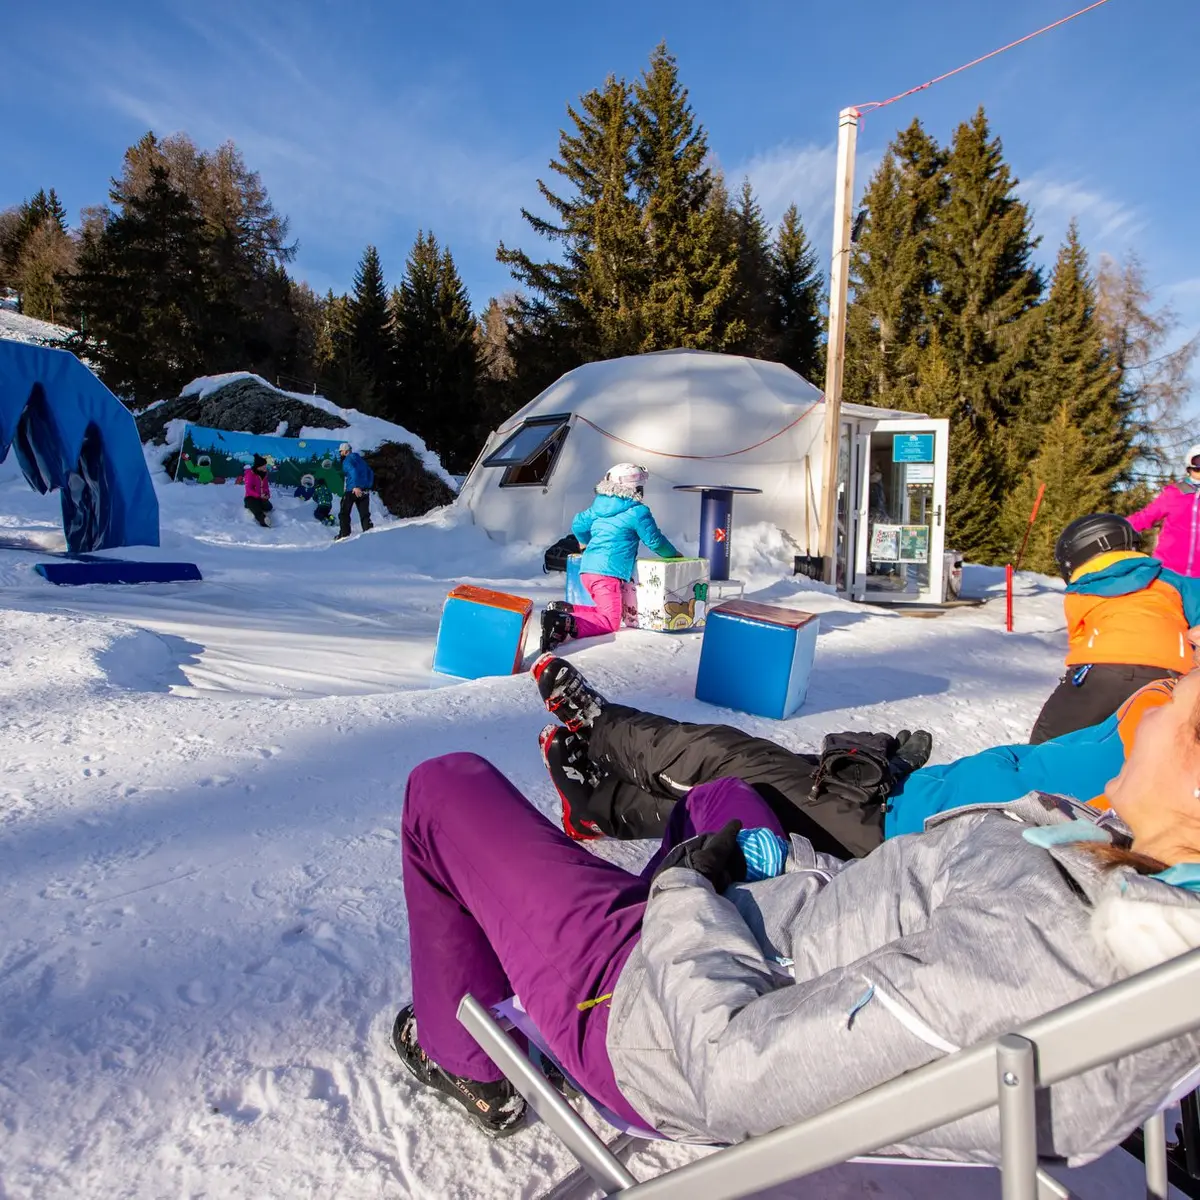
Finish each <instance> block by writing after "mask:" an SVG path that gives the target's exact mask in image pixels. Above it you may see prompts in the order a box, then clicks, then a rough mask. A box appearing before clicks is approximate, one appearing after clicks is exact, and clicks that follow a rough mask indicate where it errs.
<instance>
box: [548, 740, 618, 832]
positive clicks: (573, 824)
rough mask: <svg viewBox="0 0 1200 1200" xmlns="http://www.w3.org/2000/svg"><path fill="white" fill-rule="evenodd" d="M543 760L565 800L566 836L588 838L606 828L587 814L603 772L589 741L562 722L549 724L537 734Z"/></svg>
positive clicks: (558, 791)
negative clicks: (594, 760)
mask: <svg viewBox="0 0 1200 1200" xmlns="http://www.w3.org/2000/svg"><path fill="white" fill-rule="evenodd" d="M538 745H539V746H541V748H542V760H543V761H544V762H545V764H546V770H547V771H549V772H550V782H551V783H553V784H554V790H555V791H556V792H557V793H558V798H559V799H560V800H561V801H562V827H563V832H564V833H565V834H566V835H567V837H570V838H574V839H575V840H576V841H577V842H589V841H592V840H593V839H595V838H599V837H603V836H604V831H603V830H602V829H601V828H600V827H599V826H598V825H597V824H596V823H595V821H592V820H591V819H589V817H588V816H587V815H586V814H587V811H588V808H589V805H590V801H591V799H592V793H593V792H594V791H595V790H596V784H597V783H599V782H600V772H599V770H598V769H597V768H596V767H595V765H594V764H593V763H592V762H591V760H590V759H589V758H588V753H587V742H585V741H584V740H583V738H581V737H580V736H579V734H577V733H572V732H571V731H570V730H569V729H566V728H564V727H563V726H562V725H547V726H546V728H545V729H543V730H542V732H541V733H539V734H538Z"/></svg>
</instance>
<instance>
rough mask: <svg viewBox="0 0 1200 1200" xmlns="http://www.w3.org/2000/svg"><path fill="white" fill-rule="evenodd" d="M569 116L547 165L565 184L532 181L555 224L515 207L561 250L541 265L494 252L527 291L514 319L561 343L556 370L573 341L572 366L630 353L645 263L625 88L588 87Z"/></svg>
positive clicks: (514, 253) (637, 331)
mask: <svg viewBox="0 0 1200 1200" xmlns="http://www.w3.org/2000/svg"><path fill="white" fill-rule="evenodd" d="M567 114H568V116H569V117H570V119H571V125H572V128H571V130H570V131H567V130H564V131H562V132H561V133H560V135H559V152H558V157H557V158H555V159H553V160H552V161H551V163H550V169H551V171H553V172H554V173H555V174H556V175H558V176H560V177H561V178H562V179H563V180H564V181H565V182H566V183H567V184H568V185H569V188H568V189H567V190H566V194H565V195H560V194H559V193H558V192H557V191H555V190H553V189H552V188H551V187H550V185H549V184H547V183H546V182H545V181H543V180H538V189H539V191H540V192H541V194H542V198H543V199H544V200H545V202H546V203H547V205H548V206H549V207H550V209H551V211H552V212H553V214H554V218H553V219H552V220H546V219H545V218H542V217H538V216H536V215H534V214H533V213H531V212H529V211H528V210H527V209H522V216H523V217H524V218H525V220H526V222H527V223H528V224H529V226H530V228H531V229H532V230H533V231H534V232H535V233H536V234H538V235H539V236H541V237H544V238H547V239H548V240H549V241H551V242H552V243H556V244H557V245H558V246H559V247H560V248H561V250H560V254H559V256H558V257H557V258H556V259H553V260H550V261H546V262H538V261H535V260H534V259H533V258H532V257H531V256H530V255H529V254H527V253H526V252H524V251H522V250H512V249H509V248H508V247H506V246H505V245H504V244H503V243H501V245H500V249H499V251H498V254H497V257H498V258H499V260H500V261H501V262H503V263H506V264H508V266H509V267H510V268H511V269H512V272H513V276H514V278H515V279H516V280H517V281H518V282H519V283H521V284H522V285H524V287H525V288H527V289H528V295H527V296H526V297H522V298H520V299H519V300H518V303H517V309H518V313H519V317H520V320H521V322H522V323H523V324H524V325H527V326H530V327H533V328H536V329H538V330H540V331H542V332H543V333H544V335H545V340H546V341H547V342H549V343H554V344H556V345H557V346H558V349H557V350H556V351H555V352H554V353H552V354H551V358H552V359H554V360H555V363H554V365H555V366H560V365H562V361H561V359H560V356H561V353H562V349H561V348H562V344H563V343H566V344H568V345H569V346H570V347H571V349H570V350H569V351H568V352H567V353H566V360H567V361H569V363H570V366H577V365H578V364H579V363H581V362H584V361H587V360H588V359H591V358H604V357H610V356H614V355H621V354H629V353H633V352H635V351H636V350H637V348H638V346H639V344H640V342H641V337H642V333H641V315H640V310H641V297H642V293H643V292H644V290H645V287H646V278H645V275H646V268H647V262H646V252H645V245H644V242H643V238H642V233H641V227H640V214H639V211H638V208H637V206H636V204H635V203H634V201H633V199H632V196H631V189H632V178H633V146H634V136H635V131H634V124H633V108H632V103H631V97H630V91H629V87H628V85H627V84H626V83H625V82H624V81H623V80H618V79H615V78H613V77H612V76H610V77H609V78H608V80H607V81H606V82H605V85H604V87H603V89H600V90H593V91H590V92H588V93H586V94H585V95H584V96H582V97H581V98H580V101H579V104H578V106H574V105H568V106H567ZM552 327H557V328H556V331H555V332H552ZM529 348H530V347H528V346H525V347H523V348H522V349H525V350H527V349H529ZM526 357H527V356H526V355H525V354H522V353H518V358H521V359H525V358H526Z"/></svg>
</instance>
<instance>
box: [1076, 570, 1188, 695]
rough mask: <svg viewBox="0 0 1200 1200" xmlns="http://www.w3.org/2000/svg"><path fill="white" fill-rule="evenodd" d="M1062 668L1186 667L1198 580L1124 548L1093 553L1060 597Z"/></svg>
mask: <svg viewBox="0 0 1200 1200" xmlns="http://www.w3.org/2000/svg"><path fill="white" fill-rule="evenodd" d="M1063 610H1064V612H1065V613H1066V618H1067V660H1066V661H1067V666H1068V667H1075V666H1082V665H1084V664H1085V663H1122V664H1126V665H1131V666H1141V667H1160V668H1162V669H1163V670H1166V671H1178V672H1179V673H1180V674H1183V673H1184V672H1185V671H1188V670H1190V669H1191V666H1192V650H1191V647H1190V646H1189V645H1188V642H1187V631H1188V629H1190V628H1191V626H1193V625H1196V624H1200V579H1190V578H1188V577H1187V576H1185V575H1177V574H1176V573H1175V572H1174V571H1168V570H1167V569H1166V568H1165V567H1164V566H1163V565H1162V563H1160V562H1159V561H1158V559H1156V558H1150V557H1149V556H1148V555H1145V554H1138V553H1137V552H1136V551H1132V550H1124V551H1115V552H1111V553H1107V554H1098V555H1097V556H1096V557H1095V558H1092V559H1089V560H1088V561H1087V562H1086V563H1084V564H1083V566H1081V567H1080V568H1079V570H1077V571H1076V572H1075V574H1074V575H1072V576H1071V581H1070V583H1069V584H1068V585H1067V594H1066V595H1065V596H1064V597H1063Z"/></svg>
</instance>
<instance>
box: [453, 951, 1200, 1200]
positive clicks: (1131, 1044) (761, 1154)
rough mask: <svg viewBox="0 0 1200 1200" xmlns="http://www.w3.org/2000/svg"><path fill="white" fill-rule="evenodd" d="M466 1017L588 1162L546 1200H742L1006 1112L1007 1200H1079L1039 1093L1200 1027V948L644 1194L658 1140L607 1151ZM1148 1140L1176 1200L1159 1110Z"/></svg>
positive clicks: (485, 1020)
mask: <svg viewBox="0 0 1200 1200" xmlns="http://www.w3.org/2000/svg"><path fill="white" fill-rule="evenodd" d="M458 1019H459V1021H460V1022H461V1023H462V1024H463V1026H464V1027H465V1028H466V1029H467V1030H468V1031H469V1032H470V1033H471V1035H472V1036H473V1037H474V1038H475V1040H476V1041H477V1042H478V1043H479V1045H480V1046H481V1047H482V1048H483V1049H484V1050H485V1051H486V1052H487V1054H488V1056H489V1057H490V1058H491V1059H492V1061H493V1062H494V1063H495V1064H496V1065H497V1066H498V1067H499V1068H500V1070H501V1071H503V1072H504V1074H505V1075H506V1076H507V1077H508V1078H509V1079H510V1080H511V1081H512V1083H513V1085H514V1086H515V1087H516V1088H517V1090H518V1091H519V1092H520V1093H521V1095H522V1096H524V1097H525V1099H526V1101H527V1102H528V1104H529V1106H530V1107H531V1108H532V1109H533V1110H534V1112H536V1113H537V1114H538V1116H539V1117H541V1119H542V1120H543V1121H545V1122H546V1124H547V1125H549V1126H550V1128H551V1129H553V1130H554V1132H555V1133H556V1134H557V1135H558V1137H559V1138H560V1139H561V1140H562V1142H563V1144H564V1145H565V1146H566V1147H567V1149H568V1150H570V1152H571V1153H572V1154H573V1155H574V1157H575V1158H576V1159H577V1160H578V1162H579V1164H580V1167H579V1170H578V1171H576V1172H575V1173H574V1174H572V1175H570V1176H568V1177H567V1178H566V1179H564V1180H562V1181H561V1182H560V1183H559V1184H558V1185H556V1186H555V1187H554V1188H553V1189H552V1191H551V1192H550V1193H548V1194H547V1195H546V1196H545V1197H543V1200H568V1197H579V1196H583V1195H589V1194H594V1193H595V1191H596V1190H599V1192H600V1194H601V1195H603V1196H618V1195H619V1196H621V1197H622V1198H623V1200H624V1198H628V1200H695V1198H696V1197H698V1196H702V1197H704V1200H738V1198H740V1197H744V1196H750V1195H753V1194H754V1193H756V1192H760V1191H763V1190H765V1189H767V1188H770V1187H775V1186H778V1185H780V1184H783V1183H787V1182H789V1181H792V1180H796V1179H800V1178H803V1177H804V1176H806V1175H810V1174H812V1173H813V1172H815V1171H820V1170H823V1169H824V1168H826V1167H830V1166H834V1165H836V1164H838V1163H843V1162H848V1161H851V1160H854V1159H856V1158H859V1157H861V1156H864V1155H870V1154H871V1153H872V1152H873V1151H876V1150H878V1149H879V1148H880V1147H886V1146H892V1145H896V1144H897V1143H901V1142H904V1141H906V1140H907V1139H909V1138H912V1137H913V1136H915V1135H918V1134H920V1133H924V1132H926V1131H927V1130H931V1129H936V1128H937V1127H939V1126H941V1125H945V1124H947V1123H948V1122H950V1121H955V1120H958V1119H959V1118H961V1117H966V1116H969V1115H971V1114H973V1113H977V1112H982V1111H984V1110H985V1109H989V1108H991V1107H992V1106H993V1105H998V1107H999V1114H1000V1155H1001V1161H1000V1176H1001V1190H1002V1196H1003V1200H1052V1198H1057V1200H1069V1198H1070V1196H1071V1192H1070V1191H1069V1190H1068V1189H1067V1188H1066V1187H1064V1185H1063V1184H1061V1183H1060V1182H1058V1181H1057V1180H1055V1179H1054V1178H1053V1177H1051V1176H1050V1175H1049V1174H1048V1173H1047V1172H1046V1170H1045V1169H1044V1167H1043V1166H1042V1164H1040V1163H1039V1161H1038V1156H1037V1131H1036V1125H1035V1115H1034V1105H1035V1096H1036V1093H1037V1090H1038V1089H1039V1088H1045V1087H1049V1086H1050V1085H1052V1084H1055V1083H1058V1082H1060V1081H1061V1080H1064V1079H1069V1078H1071V1077H1072V1076H1075V1075H1081V1074H1083V1073H1084V1072H1086V1071H1089V1070H1092V1069H1094V1068H1095V1067H1098V1066H1101V1065H1103V1064H1105V1063H1108V1062H1112V1061H1114V1060H1116V1059H1119V1058H1124V1057H1125V1056H1127V1055H1131V1054H1135V1053H1137V1052H1138V1051H1141V1050H1145V1049H1148V1048H1149V1047H1151V1046H1155V1045H1157V1044H1159V1043H1161V1042H1165V1041H1169V1040H1170V1039H1172V1038H1175V1037H1179V1036H1181V1035H1183V1034H1186V1033H1189V1032H1191V1031H1193V1030H1195V1029H1198V1028H1200V949H1197V950H1192V951H1190V952H1189V953H1187V954H1185V955H1181V956H1180V957H1179V958H1176V959H1173V960H1171V961H1170V962H1167V963H1163V964H1162V965H1161V966H1158V967H1155V968H1153V969H1152V970H1149V971H1144V972H1141V973H1140V974H1138V975H1135V976H1132V977H1131V978H1129V979H1126V980H1123V981H1122V982H1120V983H1117V984H1113V985H1112V986H1111V987H1107V988H1104V989H1102V990H1101V991H1099V992H1096V993H1094V994H1093V995H1091V996H1087V997H1084V998H1083V999H1081V1000H1077V1001H1075V1002H1073V1003H1071V1004H1068V1005H1065V1006H1064V1007H1062V1008H1059V1009H1055V1010H1054V1011H1052V1012H1049V1013H1046V1014H1045V1015H1043V1016H1041V1017H1038V1018H1037V1019H1035V1020H1033V1021H1030V1022H1028V1023H1027V1024H1025V1025H1023V1026H1021V1027H1020V1028H1018V1029H1015V1030H1013V1031H1012V1032H1010V1033H1005V1034H1003V1035H1001V1036H999V1037H997V1038H992V1039H989V1040H987V1041H985V1042H981V1043H979V1044H977V1045H975V1046H972V1047H969V1048H967V1049H964V1050H960V1051H958V1052H957V1053H955V1054H951V1055H948V1056H947V1057H945V1058H943V1059H940V1060H938V1061H937V1062H934V1063H930V1064H929V1065H928V1066H925V1067H921V1068H919V1069H918V1070H915V1071H910V1072H908V1073H907V1074H905V1075H902V1076H900V1077H899V1078H897V1079H893V1080H890V1081H889V1082H887V1083H885V1084H881V1085H880V1086H879V1087H876V1088H873V1089H871V1090H870V1091H868V1092H864V1093H863V1094H862V1095H860V1096H856V1097H854V1098H853V1099H851V1100H847V1101H845V1102H843V1103H841V1104H838V1105H836V1106H835V1107H833V1108H831V1109H828V1110H826V1111H825V1112H823V1113H821V1114H819V1115H818V1116H815V1117H810V1118H808V1119H807V1120H804V1121H800V1122H798V1123H797V1124H795V1125H791V1126H788V1127H786V1128H783V1129H778V1130H775V1131H774V1132H773V1133H769V1134H765V1135H764V1136H762V1137H757V1138H752V1139H750V1140H749V1141H746V1142H742V1143H741V1144H740V1145H736V1146H730V1147H727V1148H724V1149H721V1150H718V1151H717V1152H716V1153H714V1154H712V1155H710V1156H708V1157H706V1158H703V1159H700V1160H699V1161H696V1162H692V1163H688V1164H687V1165H686V1166H682V1167H678V1168H676V1169H674V1170H671V1171H668V1172H666V1173H665V1174H664V1175H661V1176H659V1177H658V1178H657V1179H651V1180H648V1181H646V1182H642V1183H639V1182H638V1181H637V1180H636V1179H634V1177H633V1176H632V1175H631V1174H630V1172H629V1170H628V1168H627V1167H626V1166H625V1164H624V1163H623V1162H622V1161H621V1158H620V1155H622V1154H627V1153H629V1152H630V1151H631V1150H632V1149H636V1147H637V1145H638V1143H639V1142H642V1141H645V1140H648V1139H649V1138H650V1137H651V1136H653V1135H651V1134H649V1133H648V1131H627V1132H625V1133H623V1134H622V1135H621V1136H619V1137H618V1138H617V1139H616V1140H615V1141H613V1142H611V1143H609V1144H606V1143H605V1142H604V1141H603V1140H602V1139H601V1138H600V1137H599V1136H598V1135H597V1134H596V1133H595V1132H594V1131H593V1130H592V1129H591V1127H590V1126H589V1125H588V1124H587V1123H586V1122H585V1121H584V1120H583V1118H582V1117H580V1116H579V1114H578V1113H577V1112H576V1111H575V1110H574V1109H573V1108H572V1107H571V1106H570V1105H569V1104H568V1103H567V1102H566V1100H564V1099H563V1097H562V1096H561V1095H560V1094H559V1093H558V1092H557V1091H556V1090H555V1089H554V1088H553V1087H552V1086H551V1085H550V1084H549V1083H548V1082H547V1080H546V1077H545V1076H544V1075H543V1074H542V1072H541V1071H539V1070H538V1069H537V1067H535V1066H534V1064H533V1063H532V1062H531V1061H530V1059H529V1058H528V1057H527V1055H526V1054H525V1053H524V1052H523V1051H522V1050H521V1049H520V1048H519V1047H518V1046H517V1044H516V1043H515V1042H514V1041H513V1039H512V1038H511V1037H510V1036H509V1035H508V1034H507V1033H506V1032H505V1029H504V1027H503V1026H502V1025H501V1023H500V1022H499V1021H498V1020H497V1019H496V1018H495V1016H493V1014H492V1013H491V1012H490V1011H489V1010H488V1009H487V1008H485V1007H484V1006H483V1005H482V1004H480V1003H479V1002H478V1001H477V1000H475V998H474V997H472V996H470V995H467V996H464V997H463V1000H462V1002H461V1004H460V1005H459V1009H458ZM1195 1087H1196V1078H1195V1075H1194V1074H1193V1075H1192V1076H1189V1077H1188V1079H1186V1080H1181V1081H1180V1083H1179V1086H1178V1087H1176V1088H1174V1089H1173V1090H1172V1092H1171V1094H1170V1095H1168V1096H1167V1097H1165V1098H1164V1101H1163V1107H1164V1108H1165V1107H1166V1106H1167V1105H1169V1104H1171V1103H1173V1102H1175V1101H1176V1100H1177V1099H1178V1098H1179V1097H1180V1096H1181V1095H1183V1094H1185V1093H1187V1092H1190V1091H1191V1090H1192V1089H1194V1088H1195ZM1144 1142H1145V1166H1146V1195H1147V1197H1149V1198H1150V1200H1166V1197H1167V1196H1168V1184H1167V1154H1166V1129H1165V1121H1164V1117H1163V1113H1162V1111H1161V1110H1160V1111H1159V1112H1157V1113H1156V1114H1155V1115H1153V1116H1152V1117H1150V1118H1149V1120H1147V1122H1146V1124H1145V1127H1144ZM938 1165H943V1166H946V1165H950V1164H938Z"/></svg>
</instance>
